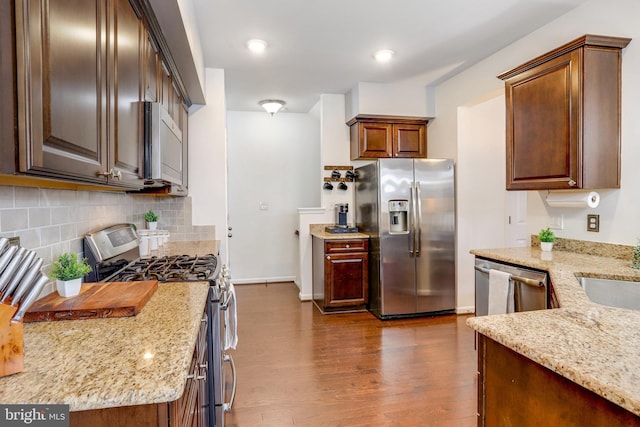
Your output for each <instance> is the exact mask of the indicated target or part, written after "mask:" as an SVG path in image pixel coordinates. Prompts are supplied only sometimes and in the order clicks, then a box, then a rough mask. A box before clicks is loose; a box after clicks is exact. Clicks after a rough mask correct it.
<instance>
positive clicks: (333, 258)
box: [324, 252, 369, 307]
mask: <svg viewBox="0 0 640 427" xmlns="http://www.w3.org/2000/svg"><path fill="white" fill-rule="evenodd" d="M324 274H325V277H324V283H325V303H326V305H327V306H328V307H341V306H350V305H360V304H366V303H367V301H368V283H369V262H368V256H367V254H366V253H362V252H359V253H342V254H331V255H327V256H325V266H324Z"/></svg>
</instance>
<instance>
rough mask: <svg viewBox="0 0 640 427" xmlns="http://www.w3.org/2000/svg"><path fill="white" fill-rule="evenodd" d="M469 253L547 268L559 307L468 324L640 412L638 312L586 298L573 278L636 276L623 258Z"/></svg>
mask: <svg viewBox="0 0 640 427" xmlns="http://www.w3.org/2000/svg"><path fill="white" fill-rule="evenodd" d="M471 253H472V254H474V255H476V256H479V257H484V258H489V259H494V260H498V261H505V262H510V263H514V264H518V265H524V266H528V267H533V268H536V269H541V270H546V271H548V272H549V277H550V279H551V283H552V285H553V290H554V293H555V294H556V297H557V299H558V302H559V304H560V307H561V308H558V309H553V310H540V311H529V312H524V313H512V314H503V315H495V316H482V317H473V318H469V319H468V320H467V324H468V325H469V326H470V327H472V328H473V329H475V330H476V331H478V332H479V333H481V334H483V335H485V336H487V337H489V338H491V339H493V340H495V341H497V342H499V343H500V344H502V345H504V346H506V347H508V348H510V349H512V350H514V351H516V352H517V353H519V354H522V355H523V356H525V357H528V358H529V359H531V360H533V361H534V362H537V363H539V364H540V365H542V366H545V367H546V368H548V369H550V370H552V371H554V372H556V373H558V374H559V375H561V376H563V377H565V378H567V379H569V380H571V381H573V382H575V383H577V384H579V385H581V386H583V387H585V388H586V389H588V390H591V391H593V392H595V393H596V394H598V395H600V396H602V397H604V398H605V399H608V400H610V401H612V402H614V403H615V404H617V405H619V406H621V407H623V408H625V409H627V410H629V411H631V412H633V413H634V414H636V415H640V312H638V311H633V310H625V309H617V308H611V307H605V306H602V305H599V304H595V303H593V302H591V301H590V300H589V299H588V298H587V296H586V294H585V292H584V290H583V289H582V287H581V286H580V285H579V283H578V280H577V279H576V277H575V276H576V275H582V276H589V277H604V278H612V279H623V280H634V281H640V271H638V270H635V269H632V268H630V267H629V264H630V260H629V259H627V260H621V259H616V258H609V257H604V256H595V255H585V254H580V253H573V252H565V251H557V250H555V249H554V251H553V252H552V253H551V254H548V255H547V254H544V255H543V253H542V252H541V251H540V249H539V248H537V247H526V248H507V249H486V250H480V249H478V250H472V251H471ZM543 256H544V257H545V258H546V257H549V256H550V257H551V259H542V257H543ZM638 285H639V286H640V283H639V284H638Z"/></svg>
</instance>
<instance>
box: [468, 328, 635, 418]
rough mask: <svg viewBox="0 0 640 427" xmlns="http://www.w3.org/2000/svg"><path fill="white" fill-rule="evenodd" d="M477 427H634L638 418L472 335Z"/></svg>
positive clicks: (496, 344)
mask: <svg viewBox="0 0 640 427" xmlns="http://www.w3.org/2000/svg"><path fill="white" fill-rule="evenodd" d="M478 338H479V341H478V375H479V377H478V426H487V427H495V426H505V427H506V426H518V427H528V426H531V427H533V426H563V427H572V426H575V427H589V426H594V427H595V426H640V417H638V416H636V415H635V414H633V413H631V412H629V411H627V410H626V409H624V408H622V407H620V406H618V405H616V404H615V403H612V402H610V401H608V400H606V399H605V398H603V397H601V396H599V395H597V394H595V393H594V392H592V391H590V390H587V389H586V388H584V387H582V386H580V385H578V384H576V383H574V382H572V381H570V380H568V379H566V378H564V377H562V376H560V375H558V374H556V373H555V372H553V371H551V370H549V369H547V368H545V367H543V366H541V365H539V364H537V363H535V362H533V361H532V360H530V359H528V358H526V357H524V356H522V355H520V354H518V353H516V352H514V351H513V350H511V349H508V348H507V347H505V346H503V345H502V344H499V343H497V342H496V341H494V340H492V339H490V338H487V337H485V336H484V335H480V334H479V335H478Z"/></svg>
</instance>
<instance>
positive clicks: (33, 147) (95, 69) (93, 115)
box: [16, 0, 108, 183]
mask: <svg viewBox="0 0 640 427" xmlns="http://www.w3.org/2000/svg"><path fill="white" fill-rule="evenodd" d="M106 4H107V2H103V1H95V0H94V1H89V0H68V1H51V2H40V1H37V0H23V1H16V31H17V33H16V37H17V43H16V46H17V47H16V57H17V69H18V72H17V80H18V116H19V118H18V121H19V129H20V132H19V151H20V158H19V165H18V166H19V169H20V171H21V172H29V173H34V174H39V175H49V176H63V177H70V178H80V179H82V180H88V181H94V182H102V183H104V182H106V178H104V177H101V176H99V175H98V174H100V173H101V172H106V171H107V170H108V159H107V133H106V129H107V118H106V108H105V107H106V104H107V101H108V100H107V83H106V70H107V60H106V49H105V46H106V42H107V22H106V17H107V10H106Z"/></svg>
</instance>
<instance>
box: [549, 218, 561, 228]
mask: <svg viewBox="0 0 640 427" xmlns="http://www.w3.org/2000/svg"><path fill="white" fill-rule="evenodd" d="M549 228H553V229H554V230H564V215H562V214H558V215H550V216H549Z"/></svg>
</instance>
